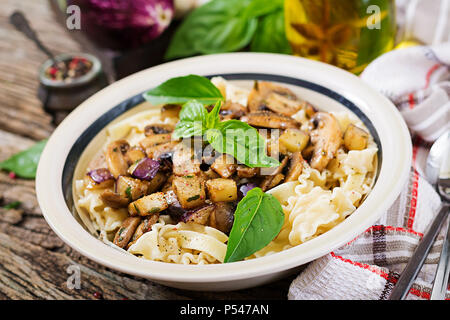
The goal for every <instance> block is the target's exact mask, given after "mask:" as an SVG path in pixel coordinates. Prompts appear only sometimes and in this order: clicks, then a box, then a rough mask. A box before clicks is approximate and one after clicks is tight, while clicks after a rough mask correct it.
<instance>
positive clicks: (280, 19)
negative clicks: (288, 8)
mask: <svg viewBox="0 0 450 320" xmlns="http://www.w3.org/2000/svg"><path fill="white" fill-rule="evenodd" d="M250 50H251V51H254V52H274V53H284V54H291V53H292V48H291V46H290V44H289V42H288V40H287V38H286V33H285V27H284V10H283V8H280V9H278V10H276V11H274V12H272V13H270V14H267V15H265V16H263V17H261V18H259V22H258V28H257V29H256V32H255V36H254V37H253V39H252V41H251V43H250Z"/></svg>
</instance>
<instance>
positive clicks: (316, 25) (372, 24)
mask: <svg viewBox="0 0 450 320" xmlns="http://www.w3.org/2000/svg"><path fill="white" fill-rule="evenodd" d="M284 10H285V24H286V25H285V27H286V36H287V39H288V41H289V43H290V44H291V47H292V49H293V51H294V54H295V55H299V56H302V57H306V58H310V59H314V60H319V61H323V62H326V63H330V64H333V65H335V66H337V67H340V68H343V69H346V70H348V71H350V72H353V73H356V74H358V73H360V72H361V71H362V70H364V68H365V67H366V66H367V64H368V63H369V62H370V61H372V60H373V59H375V58H376V57H378V56H379V55H381V54H382V53H385V52H387V51H389V50H391V49H392V48H393V46H394V40H395V31H396V26H395V2H394V0H285V6H284Z"/></svg>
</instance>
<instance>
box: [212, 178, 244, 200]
mask: <svg viewBox="0 0 450 320" xmlns="http://www.w3.org/2000/svg"><path fill="white" fill-rule="evenodd" d="M206 188H207V189H208V195H209V198H210V199H211V201H212V202H230V201H235V200H236V199H237V185H236V182H235V181H234V180H232V179H223V178H218V179H212V180H208V181H206Z"/></svg>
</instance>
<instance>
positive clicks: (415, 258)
mask: <svg viewBox="0 0 450 320" xmlns="http://www.w3.org/2000/svg"><path fill="white" fill-rule="evenodd" d="M448 209H449V205H448V204H444V205H443V207H442V208H441V210H440V211H439V213H438V214H437V216H436V217H435V218H434V220H433V222H432V223H431V225H430V226H429V228H428V230H427V231H426V233H425V234H424V236H423V238H422V240H421V241H420V242H419V244H418V246H417V248H416V250H415V251H414V253H413V255H412V257H411V259H410V260H409V262H408V264H407V265H406V267H405V269H404V270H403V272H402V274H401V276H400V278H399V279H398V281H397V284H396V285H395V287H394V289H393V290H392V292H391V295H390V296H389V300H403V299H404V298H405V297H406V295H407V294H408V292H409V289H411V286H412V284H413V282H414V279H415V278H416V277H417V274H418V273H419V271H420V269H421V268H422V265H423V263H424V261H425V259H426V257H427V255H428V252H430V249H431V246H432V245H433V242H434V239H435V238H436V236H437V235H438V233H439V230H440V228H441V226H442V224H443V223H444V221H445V218H446V217H447V215H448Z"/></svg>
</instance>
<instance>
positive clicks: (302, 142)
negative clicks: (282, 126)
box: [279, 129, 309, 152]
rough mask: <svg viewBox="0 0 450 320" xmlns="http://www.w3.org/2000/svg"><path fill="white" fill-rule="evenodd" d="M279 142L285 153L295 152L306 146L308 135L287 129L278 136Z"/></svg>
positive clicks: (298, 130) (300, 131)
mask: <svg viewBox="0 0 450 320" xmlns="http://www.w3.org/2000/svg"><path fill="white" fill-rule="evenodd" d="M279 141H280V144H282V145H283V147H284V148H286V149H287V151H289V152H297V151H302V150H303V149H304V148H305V147H306V146H307V145H308V142H309V135H308V134H307V133H306V132H304V131H302V130H300V129H287V130H286V131H284V132H283V134H282V135H281V136H280V138H279ZM280 149H281V148H280Z"/></svg>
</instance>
